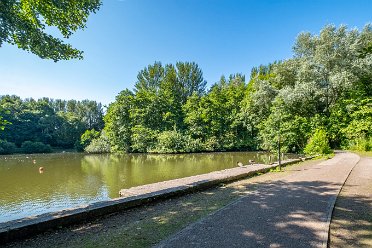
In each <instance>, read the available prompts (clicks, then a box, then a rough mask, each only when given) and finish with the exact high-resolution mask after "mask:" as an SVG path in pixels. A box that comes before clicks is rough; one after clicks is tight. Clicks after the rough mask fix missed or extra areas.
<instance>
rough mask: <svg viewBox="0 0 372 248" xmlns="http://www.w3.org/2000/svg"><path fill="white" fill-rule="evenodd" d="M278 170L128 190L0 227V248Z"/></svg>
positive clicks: (255, 168) (254, 168) (252, 168)
mask: <svg viewBox="0 0 372 248" xmlns="http://www.w3.org/2000/svg"><path fill="white" fill-rule="evenodd" d="M307 159H310V158H307ZM301 161H302V160H301V159H292V160H287V161H283V163H282V165H289V164H293V163H298V162H301ZM277 166H278V164H273V165H261V164H260V165H249V166H245V167H237V168H232V169H226V170H222V171H215V172H211V173H207V174H202V175H197V176H192V177H186V178H180V179H175V180H170V181H165V182H159V183H153V184H148V185H143V186H138V187H133V188H130V189H123V190H121V191H120V195H121V196H123V197H121V198H116V199H113V200H110V201H102V202H97V203H93V204H89V205H86V206H81V207H77V208H73V209H66V210H62V211H58V212H53V213H47V214H42V215H38V216H31V217H27V218H23V219H18V220H14V221H9V222H5V223H0V244H4V243H7V242H10V241H13V240H16V239H23V238H27V237H30V236H32V235H36V234H39V233H42V232H45V231H47V230H49V229H56V228H59V227H65V226H69V225H72V224H76V223H80V222H85V221H89V220H92V219H95V218H97V217H99V216H103V215H107V214H110V213H114V212H119V211H122V210H124V209H128V208H133V207H136V206H140V205H143V204H146V203H149V202H153V201H156V200H160V199H165V198H169V197H172V196H178V195H183V194H187V193H190V192H195V191H198V190H202V189H206V188H210V187H213V186H216V185H219V184H221V183H227V182H231V181H235V180H239V179H243V178H246V177H249V176H252V175H255V174H257V173H264V172H267V171H269V170H270V169H272V168H275V167H277Z"/></svg>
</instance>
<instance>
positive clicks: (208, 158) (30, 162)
mask: <svg viewBox="0 0 372 248" xmlns="http://www.w3.org/2000/svg"><path fill="white" fill-rule="evenodd" d="M293 156H294V155H292V156H290V157H293ZM287 157H288V155H287ZM250 159H252V160H255V161H256V162H260V163H270V162H272V161H274V160H275V159H276V158H274V157H273V156H270V155H269V154H267V153H253V152H221V153H195V154H177V155H155V154H124V155H116V154H114V155H113V154H105V155H87V154H83V153H55V154H40V155H13V156H10V155H9V156H0V222H5V221H9V220H14V219H19V218H23V217H27V216H30V215H38V214H42V213H46V212H53V211H57V210H62V209H65V208H71V207H76V206H79V205H84V204H88V203H92V202H97V201H102V200H109V199H112V198H117V197H118V196H119V190H121V189H124V188H130V187H133V186H139V185H144V184H149V183H154V182H160V181H165V180H170V179H175V178H181V177H188V176H193V175H198V174H204V173H208V172H212V171H217V170H223V169H227V168H233V167H236V163H237V161H241V162H243V163H244V164H248V160H250ZM40 167H43V168H44V170H43V171H40V170H39V168H40Z"/></svg>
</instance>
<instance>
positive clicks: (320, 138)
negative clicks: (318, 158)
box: [304, 129, 331, 155]
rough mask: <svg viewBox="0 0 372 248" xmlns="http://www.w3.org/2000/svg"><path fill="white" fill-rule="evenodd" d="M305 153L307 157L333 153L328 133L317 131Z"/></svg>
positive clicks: (321, 130)
mask: <svg viewBox="0 0 372 248" xmlns="http://www.w3.org/2000/svg"><path fill="white" fill-rule="evenodd" d="M304 152H305V154H307V155H323V154H329V153H331V148H330V147H329V143H328V138H327V133H326V131H324V130H323V129H316V130H315V133H314V134H313V135H312V136H311V138H310V139H309V141H308V143H307V145H306V147H305V149H304Z"/></svg>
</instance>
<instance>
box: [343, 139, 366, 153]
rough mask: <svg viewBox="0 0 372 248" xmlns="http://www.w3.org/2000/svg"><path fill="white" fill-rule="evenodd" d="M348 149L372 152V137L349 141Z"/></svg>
mask: <svg viewBox="0 0 372 248" xmlns="http://www.w3.org/2000/svg"><path fill="white" fill-rule="evenodd" d="M348 149H350V150H354V151H366V152H367V151H372V137H370V138H365V137H359V138H356V139H353V140H350V141H349V145H348Z"/></svg>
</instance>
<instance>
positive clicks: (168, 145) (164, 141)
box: [152, 130, 186, 153]
mask: <svg viewBox="0 0 372 248" xmlns="http://www.w3.org/2000/svg"><path fill="white" fill-rule="evenodd" d="M185 143H186V140H185V137H184V136H183V135H182V134H181V133H180V132H178V131H176V130H174V131H164V132H161V133H160V134H159V135H158V142H157V144H156V146H155V148H154V149H153V150H152V152H159V153H179V152H185Z"/></svg>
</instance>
